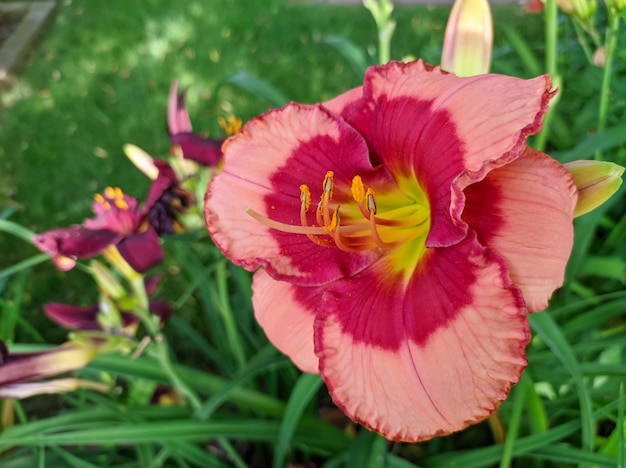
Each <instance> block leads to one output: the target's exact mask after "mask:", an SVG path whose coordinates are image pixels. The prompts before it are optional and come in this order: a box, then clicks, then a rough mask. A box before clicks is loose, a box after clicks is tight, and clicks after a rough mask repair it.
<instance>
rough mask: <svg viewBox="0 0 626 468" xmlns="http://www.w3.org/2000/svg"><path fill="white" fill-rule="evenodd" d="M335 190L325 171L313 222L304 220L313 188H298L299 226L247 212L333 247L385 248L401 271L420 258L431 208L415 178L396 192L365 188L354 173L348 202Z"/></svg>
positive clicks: (272, 225)
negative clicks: (339, 198) (337, 197)
mask: <svg viewBox="0 0 626 468" xmlns="http://www.w3.org/2000/svg"><path fill="white" fill-rule="evenodd" d="M334 190H335V184H334V173H333V172H332V171H328V172H327V173H326V176H325V177H324V181H323V183H322V195H321V199H320V202H319V203H318V205H317V207H316V209H315V222H316V225H310V224H309V222H308V217H307V213H308V212H309V209H310V207H311V191H310V190H309V187H308V186H307V185H301V186H300V225H291V224H287V223H282V222H279V221H275V220H272V219H269V218H267V217H265V216H263V215H262V214H260V213H258V212H256V211H254V210H252V209H250V208H248V209H246V211H247V213H248V214H249V215H250V216H252V217H253V218H255V219H256V220H258V221H259V222H260V223H262V224H264V225H265V226H268V227H270V228H273V229H277V230H279V231H282V232H288V233H293V234H302V235H305V236H307V237H308V238H309V239H310V240H311V241H312V242H314V243H316V244H318V245H321V246H324V247H336V248H338V249H340V250H343V251H345V252H359V251H363V250H371V249H383V250H385V251H390V252H389V253H390V254H391V255H393V256H394V257H395V256H396V255H397V256H398V258H397V259H396V260H397V261H399V262H400V264H401V265H402V267H401V269H405V268H406V267H407V266H408V265H407V262H409V264H415V263H416V262H417V261H419V259H420V258H421V257H422V255H423V253H424V251H425V246H424V243H425V240H426V236H427V235H428V232H429V229H430V206H429V203H428V200H427V198H426V195H425V193H424V191H423V190H422V188H421V187H420V186H419V184H417V183H416V181H415V179H413V178H403V179H400V180H399V181H398V186H397V190H393V191H390V192H387V193H381V194H375V192H374V190H373V189H372V188H367V189H366V188H365V186H364V185H363V181H362V179H361V177H360V176H358V175H357V176H355V177H354V178H353V179H352V186H351V188H350V192H351V198H352V200H350V197H349V196H345V197H342V198H344V199H348V200H349V202H346V203H344V204H343V205H340V204H338V203H337V202H336V201H334V200H333V191H334ZM346 195H347V194H346ZM379 213H381V215H380V216H379ZM414 262H415V263H414ZM394 263H395V262H394Z"/></svg>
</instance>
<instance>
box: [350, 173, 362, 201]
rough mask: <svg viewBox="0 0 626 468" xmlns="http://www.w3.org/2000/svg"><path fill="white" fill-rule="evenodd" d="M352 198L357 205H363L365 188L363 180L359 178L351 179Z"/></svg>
mask: <svg viewBox="0 0 626 468" xmlns="http://www.w3.org/2000/svg"><path fill="white" fill-rule="evenodd" d="M351 190H352V198H354V200H355V201H356V202H357V203H363V198H365V187H364V186H363V180H362V179H361V176H358V175H356V176H354V178H353V179H352V189H351Z"/></svg>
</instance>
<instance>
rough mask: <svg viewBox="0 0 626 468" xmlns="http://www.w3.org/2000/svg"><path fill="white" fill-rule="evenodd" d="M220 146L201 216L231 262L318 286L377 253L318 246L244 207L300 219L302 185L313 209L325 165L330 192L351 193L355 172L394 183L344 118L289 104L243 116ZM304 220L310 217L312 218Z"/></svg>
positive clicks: (288, 219)
mask: <svg viewBox="0 0 626 468" xmlns="http://www.w3.org/2000/svg"><path fill="white" fill-rule="evenodd" d="M224 153H225V154H224V158H225V165H224V169H223V171H222V172H221V173H220V174H219V175H218V176H217V177H215V178H214V179H213V181H212V183H211V185H210V186H209V190H208V192H207V199H206V204H205V217H206V219H207V227H208V230H209V232H210V234H211V236H212V238H213V240H214V241H215V243H216V244H217V245H218V246H219V247H220V248H221V249H222V251H224V252H225V254H226V255H227V256H228V257H229V258H230V259H231V260H233V261H234V262H235V263H237V264H239V265H242V266H244V267H245V268H247V269H250V270H254V269H256V268H257V267H258V266H259V265H266V266H267V268H268V270H269V272H270V274H271V275H272V276H273V277H275V278H277V279H288V280H290V281H292V282H296V283H297V284H302V285H320V284H325V283H328V282H329V281H331V280H333V279H337V278H341V277H343V276H345V275H346V274H352V273H354V272H356V271H359V270H361V269H363V268H364V267H366V266H367V265H369V264H370V263H371V262H372V259H373V258H376V257H378V255H379V254H378V253H376V252H365V253H350V254H348V253H345V252H342V251H339V250H338V249H336V248H329V247H324V246H319V245H317V244H315V243H313V242H312V241H311V240H309V239H308V238H307V237H306V236H305V235H302V234H292V233H286V232H282V231H278V230H275V229H272V228H269V227H267V226H266V225H264V224H262V223H260V222H259V221H257V220H256V219H254V218H252V217H251V216H250V215H248V214H247V213H246V212H245V208H246V207H249V208H251V209H253V210H254V211H256V212H258V213H260V214H261V215H263V216H265V217H267V218H270V219H272V220H275V221H279V222H282V223H285V224H286V225H298V226H299V225H300V205H301V203H300V189H299V187H300V185H301V184H306V185H308V186H309V188H310V190H311V193H312V198H313V204H312V206H311V209H310V210H309V211H310V212H313V211H314V210H315V205H316V203H317V200H319V196H320V194H321V188H322V184H323V180H324V176H325V174H326V172H327V171H334V173H335V199H341V198H342V197H343V198H344V199H345V200H348V198H350V199H351V195H349V193H350V184H351V181H352V178H353V177H354V176H355V175H357V174H358V175H361V176H362V177H364V178H365V179H367V177H368V176H369V177H370V179H371V178H376V177H377V178H378V179H377V180H381V181H384V183H385V184H389V183H392V182H393V180H392V179H391V177H390V176H389V175H388V174H387V173H386V172H384V171H378V173H377V172H376V171H375V170H374V169H373V168H372V165H371V163H370V160H369V154H368V150H367V146H366V145H365V142H364V141H363V139H362V138H361V136H360V135H359V134H358V133H357V132H356V131H355V130H354V129H352V128H351V127H350V126H349V125H347V124H346V123H345V121H344V120H343V119H342V118H341V117H339V116H337V115H335V114H333V113H331V112H329V111H328V110H326V109H325V108H324V107H322V106H319V105H318V106H302V105H298V104H290V105H288V106H286V107H284V108H282V109H278V110H274V111H271V112H269V113H268V114H265V115H263V116H261V117H258V118H256V119H254V120H252V121H250V122H248V124H247V125H246V126H245V127H244V128H243V129H242V131H241V132H239V133H238V134H237V135H236V136H235V137H233V138H231V139H230V140H228V141H227V142H226V144H225V146H224ZM377 174H378V175H377ZM349 201H351V200H349ZM309 214H310V215H311V216H313V215H312V213H309ZM309 223H310V224H314V221H313V219H312V217H311V218H310V221H309Z"/></svg>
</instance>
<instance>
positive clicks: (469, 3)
mask: <svg viewBox="0 0 626 468" xmlns="http://www.w3.org/2000/svg"><path fill="white" fill-rule="evenodd" d="M492 47H493V21H492V18H491V9H490V8H489V2H488V1H487V0H456V1H455V2H454V6H453V7H452V12H451V13H450V18H449V19H448V24H447V26H446V35H445V38H444V42H443V52H442V56H441V68H443V69H444V70H446V71H449V72H452V73H454V74H455V75H457V76H474V75H481V74H484V73H488V72H489V66H490V64H491V50H492Z"/></svg>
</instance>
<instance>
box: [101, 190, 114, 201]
mask: <svg viewBox="0 0 626 468" xmlns="http://www.w3.org/2000/svg"><path fill="white" fill-rule="evenodd" d="M104 196H105V197H106V198H108V199H109V200H113V199H114V198H115V189H114V188H113V187H107V188H105V189H104Z"/></svg>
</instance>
